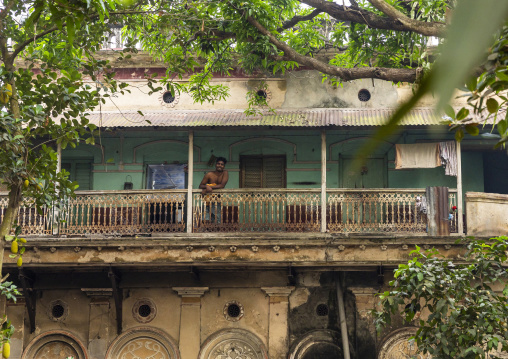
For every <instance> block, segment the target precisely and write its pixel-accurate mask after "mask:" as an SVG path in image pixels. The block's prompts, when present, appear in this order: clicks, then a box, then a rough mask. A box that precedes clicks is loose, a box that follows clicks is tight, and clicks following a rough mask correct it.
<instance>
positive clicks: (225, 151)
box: [63, 128, 483, 191]
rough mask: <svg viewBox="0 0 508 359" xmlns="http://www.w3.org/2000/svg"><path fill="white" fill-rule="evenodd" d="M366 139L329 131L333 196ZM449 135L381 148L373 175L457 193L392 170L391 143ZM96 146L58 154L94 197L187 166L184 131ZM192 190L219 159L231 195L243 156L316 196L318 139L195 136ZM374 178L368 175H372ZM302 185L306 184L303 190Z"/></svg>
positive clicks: (478, 159) (139, 132)
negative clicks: (278, 168) (279, 158)
mask: <svg viewBox="0 0 508 359" xmlns="http://www.w3.org/2000/svg"><path fill="white" fill-rule="evenodd" d="M370 135H371V132H370V131H365V130H355V129H346V130H344V129H340V130H336V129H333V130H327V153H328V160H329V163H328V165H327V184H328V187H329V188H338V187H339V186H340V185H341V183H342V179H341V175H342V176H344V173H342V171H341V169H340V164H341V163H342V164H344V163H345V161H349V159H351V158H353V157H354V156H355V153H356V152H357V150H358V149H359V148H360V147H361V146H362V145H363V144H365V143H366V142H367V141H368V140H369V136H370ZM449 136H450V135H449V134H448V133H446V132H445V133H442V132H437V131H433V132H428V131H423V130H413V131H406V132H405V133H404V134H397V135H394V136H392V137H391V138H389V139H388V140H387V142H386V143H384V144H382V145H381V146H380V147H379V148H378V149H377V150H376V151H375V152H374V153H373V155H372V157H374V158H379V159H380V160H383V161H384V163H385V165H384V167H385V170H384V172H383V173H381V174H378V175H379V176H382V177H383V182H384V183H385V185H386V186H387V187H389V188H424V187H426V186H448V187H450V188H456V178H455V177H450V176H445V174H444V169H443V168H442V167H438V168H432V169H414V170H395V169H394V157H395V154H394V153H395V151H394V143H416V142H419V141H429V138H432V141H439V140H442V139H446V138H449V139H451V137H449ZM97 142H100V145H99V144H98V145H95V146H91V145H84V144H83V145H80V146H78V148H77V149H66V150H64V151H63V160H64V161H72V160H73V159H74V160H75V159H83V158H89V159H90V160H91V161H92V159H93V164H94V165H93V169H94V172H93V174H92V176H93V188H94V189H95V190H121V189H123V188H124V182H132V183H133V185H134V189H141V188H145V177H146V165H147V164H162V163H187V156H188V145H187V143H188V134H187V131H175V130H170V129H157V130H148V129H135V130H123V131H114V132H106V133H104V134H103V135H102V137H101V138H100V141H97ZM194 144H195V147H194V162H195V166H194V183H193V187H194V188H197V187H198V185H199V183H200V181H201V179H202V177H203V175H204V174H205V173H206V172H208V171H210V170H213V169H214V167H208V165H207V162H208V161H209V159H210V156H212V155H214V156H217V157H218V156H223V157H226V158H227V159H228V160H230V162H229V163H228V164H227V166H226V168H227V169H228V170H229V175H230V176H229V177H230V180H229V183H228V186H227V187H228V188H238V187H239V183H240V180H239V174H240V171H239V166H240V162H239V159H240V156H241V155H261V154H264V155H274V154H283V155H286V161H287V176H286V178H287V187H288V188H320V182H321V172H320V167H321V158H320V156H321V154H320V153H321V138H320V131H319V130H316V129H303V130H277V129H274V130H268V129H266V130H257V129H248V128H242V129H240V130H234V129H227V130H216V129H202V130H201V129H199V130H195V132H194ZM462 168H463V185H464V191H483V171H482V170H478V169H482V168H483V160H482V154H481V153H480V152H464V153H463V166H462ZM371 174H372V173H371ZM301 182H304V183H306V184H302V183H301Z"/></svg>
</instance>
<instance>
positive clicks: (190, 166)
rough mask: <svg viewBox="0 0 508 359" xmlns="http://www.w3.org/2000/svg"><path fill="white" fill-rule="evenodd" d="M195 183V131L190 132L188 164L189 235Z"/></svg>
mask: <svg viewBox="0 0 508 359" xmlns="http://www.w3.org/2000/svg"><path fill="white" fill-rule="evenodd" d="M193 183H194V131H192V130H190V131H189V160H188V164H187V233H192V185H193Z"/></svg>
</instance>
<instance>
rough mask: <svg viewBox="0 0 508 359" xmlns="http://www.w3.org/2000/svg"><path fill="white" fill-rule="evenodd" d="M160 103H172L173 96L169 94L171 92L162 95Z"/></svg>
mask: <svg viewBox="0 0 508 359" xmlns="http://www.w3.org/2000/svg"><path fill="white" fill-rule="evenodd" d="M162 101H164V102H165V103H173V102H174V101H175V96H173V95H172V94H171V91H166V92H164V94H163V95H162Z"/></svg>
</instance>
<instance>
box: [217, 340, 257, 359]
mask: <svg viewBox="0 0 508 359" xmlns="http://www.w3.org/2000/svg"><path fill="white" fill-rule="evenodd" d="M256 357H257V356H256V354H255V353H254V351H253V350H252V349H251V348H249V347H248V346H247V345H245V344H243V345H242V344H241V343H236V342H234V341H231V342H228V343H226V344H224V345H221V346H219V347H218V348H217V349H215V353H214V354H213V356H211V358H213V359H255V358H256Z"/></svg>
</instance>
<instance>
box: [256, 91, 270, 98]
mask: <svg viewBox="0 0 508 359" xmlns="http://www.w3.org/2000/svg"><path fill="white" fill-rule="evenodd" d="M256 96H257V97H262V98H264V99H266V97H267V96H268V95H267V93H266V91H265V90H258V91H257V92H256Z"/></svg>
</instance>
